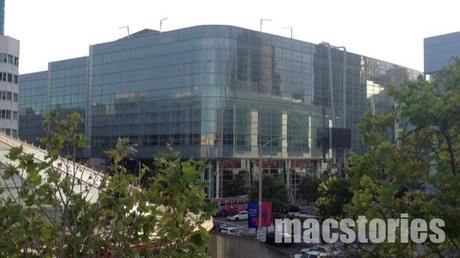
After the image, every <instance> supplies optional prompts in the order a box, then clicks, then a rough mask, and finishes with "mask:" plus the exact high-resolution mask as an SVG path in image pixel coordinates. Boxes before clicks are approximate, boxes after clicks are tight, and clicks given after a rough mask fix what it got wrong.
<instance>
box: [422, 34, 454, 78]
mask: <svg viewBox="0 0 460 258" xmlns="http://www.w3.org/2000/svg"><path fill="white" fill-rule="evenodd" d="M424 56H425V73H426V74H433V73H436V72H439V71H440V70H441V69H442V68H443V67H444V66H446V65H449V64H450V63H451V62H452V59H453V58H455V57H460V31H459V32H453V33H449V34H444V35H439V36H434V37H429V38H425V40H424Z"/></svg>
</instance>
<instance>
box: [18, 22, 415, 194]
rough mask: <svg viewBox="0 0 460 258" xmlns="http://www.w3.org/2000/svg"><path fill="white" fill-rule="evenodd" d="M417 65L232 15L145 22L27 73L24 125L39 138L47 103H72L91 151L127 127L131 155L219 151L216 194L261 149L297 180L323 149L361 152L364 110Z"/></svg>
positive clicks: (379, 102)
mask: <svg viewBox="0 0 460 258" xmlns="http://www.w3.org/2000/svg"><path fill="white" fill-rule="evenodd" d="M418 75H419V72H417V71H415V70H411V69H408V68H405V67H402V66H399V65H395V64H390V63H387V62H384V61H380V60H377V59H373V58H370V57H366V56H362V55H358V54H354V53H348V52H346V51H344V49H339V48H336V47H332V46H330V45H329V44H326V43H322V44H313V43H308V42H302V41H299V40H293V39H290V38H284V37H280V36H276V35H271V34H267V33H260V32H256V31H252V30H247V29H243V28H238V27H233V26H220V25H209V26H196V27H191V28H184V29H179V30H175V31H169V32H162V33H159V32H158V31H152V30H143V31H141V32H139V33H136V34H133V35H131V36H129V37H125V38H122V39H119V40H116V41H113V42H108V43H103V44H98V45H93V46H90V49H89V56H88V57H81V58H76V59H70V60H63V61H58V62H51V63H49V65H48V71H44V72H39V73H33V74H25V75H22V76H21V95H20V119H21V121H20V125H21V127H20V137H21V138H22V139H26V140H27V141H36V139H37V136H39V135H40V134H41V132H40V130H41V128H40V126H39V124H40V121H41V118H42V116H43V114H44V113H45V112H47V111H49V110H52V109H59V110H61V112H64V113H68V112H72V111H76V112H80V113H81V114H82V115H83V116H84V117H85V125H84V128H81V130H82V132H84V133H85V134H86V136H87V137H88V139H89V143H88V148H87V151H86V152H85V153H84V155H85V157H86V158H90V159H97V158H99V159H101V158H104V150H107V149H109V148H112V147H113V146H114V144H115V143H116V141H117V139H118V138H119V137H126V138H129V140H130V141H131V142H132V143H134V144H136V148H137V149H138V152H137V153H136V155H135V156H134V157H133V159H134V160H148V159H152V157H153V156H154V154H155V153H156V152H158V151H164V150H166V149H167V145H171V146H172V147H173V148H174V149H175V150H176V151H179V152H181V153H182V155H183V156H184V157H186V158H188V157H193V158H199V159H207V160H210V161H211V163H212V167H211V169H210V173H209V174H208V179H209V181H210V182H211V184H212V185H213V187H212V189H211V190H212V191H211V196H214V197H219V196H222V188H224V187H225V184H226V182H227V181H228V180H229V179H231V178H232V177H233V176H234V175H235V174H236V173H238V172H239V171H247V172H249V174H250V175H251V177H253V176H254V172H256V171H257V168H258V167H260V165H259V164H258V158H259V154H261V155H262V156H263V159H264V162H263V164H261V165H263V167H264V170H265V171H266V172H267V173H280V174H283V175H285V178H286V180H287V184H288V187H290V185H291V184H296V182H298V180H297V178H298V176H304V175H306V174H312V175H318V174H319V173H321V172H322V171H323V170H324V163H323V160H325V159H327V160H329V161H331V162H329V164H330V166H332V167H334V166H337V165H338V164H336V161H338V162H339V163H340V162H341V161H342V160H343V157H344V153H345V150H353V151H355V152H362V151H363V146H362V144H361V137H360V135H359V132H358V128H357V127H358V122H359V120H360V119H361V116H362V115H363V113H364V112H366V111H367V110H368V109H371V108H372V109H373V110H375V111H376V112H381V111H385V110H389V109H392V108H393V106H394V104H393V102H392V101H391V99H390V98H389V97H387V96H386V95H385V85H386V84H387V83H395V84H399V83H402V82H404V81H406V80H412V79H415V78H416V77H417V76H418ZM31 121H33V122H31ZM329 127H334V128H335V129H334V130H331V131H332V147H333V148H332V149H333V151H331V148H330V143H331V141H330V140H329V136H330V132H329V130H328V129H327V128H329ZM389 134H390V135H391V132H390V133H389ZM393 135H394V134H393ZM259 147H260V150H261V151H260V153H259ZM333 157H334V159H332V158H333Z"/></svg>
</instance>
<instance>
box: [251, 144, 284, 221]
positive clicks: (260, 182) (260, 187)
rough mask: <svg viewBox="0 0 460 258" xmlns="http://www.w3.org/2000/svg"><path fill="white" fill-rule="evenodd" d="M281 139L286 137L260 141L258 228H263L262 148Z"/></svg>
mask: <svg viewBox="0 0 460 258" xmlns="http://www.w3.org/2000/svg"><path fill="white" fill-rule="evenodd" d="M259 139H260V137H259ZM279 140H281V141H283V140H286V137H275V138H272V139H271V140H270V141H268V142H266V143H264V144H262V145H261V144H260V141H259V150H258V151H259V218H258V223H257V228H258V230H259V229H260V228H261V225H262V179H263V172H264V170H263V159H262V148H263V147H265V146H267V145H268V144H270V143H272V142H274V141H279Z"/></svg>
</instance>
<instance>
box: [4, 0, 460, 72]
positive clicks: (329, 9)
mask: <svg viewBox="0 0 460 258" xmlns="http://www.w3.org/2000/svg"><path fill="white" fill-rule="evenodd" d="M459 10H460V1H458V0H451V1H447V0H436V1H434V0H433V1H427V0H418V1H416V0H414V1H412V0H378V1H377V0H349V1H346V0H321V1H312V0H303V1H302V0H297V1H294V0H277V1H274V0H265V1H259V0H257V1H256V0H244V1H243V0H226V1H220V0H214V1H212V0H39V1H38V0H6V21H5V23H6V24H5V33H6V35H8V36H12V37H14V38H17V39H19V40H20V41H21V64H20V72H21V73H28V72H36V71H42V70H46V69H47V64H48V62H49V61H56V60H62V59H66V58H73V57H79V56H84V55H88V47H89V45H91V44H96V43H102V42H107V41H112V40H115V39H117V38H120V37H123V36H125V35H126V31H125V30H120V29H119V27H120V26H125V25H129V26H130V28H131V32H135V31H138V30H141V29H143V28H151V29H158V28H159V20H160V19H161V18H164V17H168V18H169V19H168V20H167V21H165V22H164V25H163V30H164V31H167V30H174V29H178V28H184V27H189V26H194V25H202V24H228V25H235V26H239V27H244V28H249V29H253V30H259V19H260V18H269V19H272V20H273V21H272V22H267V23H265V24H264V29H263V30H264V32H268V33H273V34H278V35H282V36H286V37H289V31H288V30H283V29H282V28H283V27H287V26H292V27H293V28H294V38H296V39H299V40H303V41H309V42H313V43H319V42H321V41H328V42H330V43H331V44H334V45H344V46H346V47H347V49H348V50H349V51H351V52H354V53H359V54H363V55H367V56H370V57H374V58H378V59H382V60H385V61H389V62H393V63H396V64H400V65H403V66H407V67H410V68H414V69H417V70H420V71H422V70H423V38H425V37H428V36H433V35H438V34H444V33H449V32H454V31H459V30H460V15H459Z"/></svg>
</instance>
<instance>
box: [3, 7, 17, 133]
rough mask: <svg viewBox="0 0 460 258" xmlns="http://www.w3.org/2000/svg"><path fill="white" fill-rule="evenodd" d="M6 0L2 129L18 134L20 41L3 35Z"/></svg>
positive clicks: (5, 131)
mask: <svg viewBox="0 0 460 258" xmlns="http://www.w3.org/2000/svg"><path fill="white" fill-rule="evenodd" d="M4 7H5V1H4V0H0V131H2V132H4V133H5V134H7V135H10V136H14V137H17V136H18V120H19V119H18V117H19V116H18V110H19V106H18V94H19V86H18V84H19V72H18V66H19V41H18V40H16V39H14V38H11V37H8V36H4V35H3V32H4V30H3V28H4V16H5V15H4V11H5V8H4Z"/></svg>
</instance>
